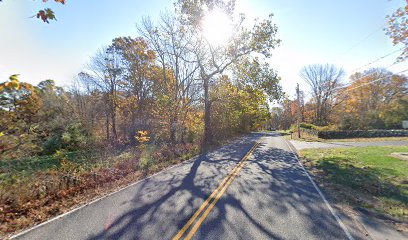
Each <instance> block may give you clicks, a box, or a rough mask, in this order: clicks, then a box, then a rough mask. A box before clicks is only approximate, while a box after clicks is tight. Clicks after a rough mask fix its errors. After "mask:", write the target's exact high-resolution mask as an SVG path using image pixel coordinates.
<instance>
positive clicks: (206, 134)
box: [203, 77, 212, 150]
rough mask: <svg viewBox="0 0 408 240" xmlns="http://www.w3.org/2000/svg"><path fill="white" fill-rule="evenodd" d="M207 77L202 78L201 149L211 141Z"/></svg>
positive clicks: (205, 148)
mask: <svg viewBox="0 0 408 240" xmlns="http://www.w3.org/2000/svg"><path fill="white" fill-rule="evenodd" d="M208 83H209V79H208V77H206V78H204V108H205V112H204V140H203V150H207V149H208V147H209V145H210V144H211V143H212V131H211V102H210V96H209V92H208Z"/></svg>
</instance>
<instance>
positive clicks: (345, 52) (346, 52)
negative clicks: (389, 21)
mask: <svg viewBox="0 0 408 240" xmlns="http://www.w3.org/2000/svg"><path fill="white" fill-rule="evenodd" d="M384 27H385V25H382V26H381V27H379V28H377V29H376V30H374V31H373V32H371V33H369V34H368V35H367V36H365V37H364V38H363V39H361V40H360V41H358V42H357V43H356V44H354V45H353V46H351V47H350V48H349V49H347V50H346V51H344V52H343V53H342V54H341V57H344V55H346V54H348V53H349V52H350V51H351V50H353V49H354V48H356V47H358V46H359V45H360V44H361V43H363V42H364V41H366V40H367V39H369V38H370V37H371V36H373V35H374V34H375V33H377V32H378V31H379V30H382V29H383V28H384Z"/></svg>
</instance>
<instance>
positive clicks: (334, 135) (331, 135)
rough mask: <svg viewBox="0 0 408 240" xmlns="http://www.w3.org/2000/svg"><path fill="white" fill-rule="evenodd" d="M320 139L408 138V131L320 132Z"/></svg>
mask: <svg viewBox="0 0 408 240" xmlns="http://www.w3.org/2000/svg"><path fill="white" fill-rule="evenodd" d="M318 137H319V138H323V139H341V138H374V137H408V131H407V130H354V131H319V132H318Z"/></svg>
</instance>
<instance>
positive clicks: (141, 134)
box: [135, 130, 150, 143]
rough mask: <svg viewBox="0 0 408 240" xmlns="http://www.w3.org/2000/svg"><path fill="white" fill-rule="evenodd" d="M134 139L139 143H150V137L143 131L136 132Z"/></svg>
mask: <svg viewBox="0 0 408 240" xmlns="http://www.w3.org/2000/svg"><path fill="white" fill-rule="evenodd" d="M135 139H136V140H137V141H138V142H139V143H146V142H148V141H150V137H149V136H148V132H147V131H144V130H141V131H137V133H136V135H135Z"/></svg>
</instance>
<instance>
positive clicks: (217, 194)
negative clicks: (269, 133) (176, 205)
mask: <svg viewBox="0 0 408 240" xmlns="http://www.w3.org/2000/svg"><path fill="white" fill-rule="evenodd" d="M260 141H261V139H259V140H258V141H257V142H256V143H255V144H254V146H252V148H251V149H250V150H249V151H248V152H247V153H246V154H245V156H244V157H243V158H242V159H241V161H239V163H238V164H237V166H235V168H234V169H232V171H231V172H230V173H229V174H228V175H227V176H226V177H225V178H224V180H222V182H221V184H220V185H219V186H218V188H217V189H215V190H214V192H212V194H211V195H210V196H209V197H208V198H207V200H205V202H204V203H203V204H202V205H201V206H200V207H199V208H198V210H197V211H196V212H195V213H194V215H193V216H192V217H191V218H190V219H189V220H188V222H187V223H186V225H184V227H183V228H182V229H181V230H180V231H179V232H178V233H177V234H176V235H175V236H174V237H173V240H179V239H182V237H183V236H184V235H185V234H186V232H187V230H188V229H190V227H191V226H192V225H193V223H194V222H195V224H194V225H193V226H192V227H191V229H190V231H189V232H188V233H187V234H186V236H185V237H184V239H191V238H192V237H193V236H194V234H195V233H196V232H197V230H198V228H199V227H200V226H201V224H202V223H203V221H204V220H205V218H206V217H207V216H208V214H209V213H210V212H211V210H212V209H213V208H214V206H215V204H216V203H217V202H218V200H219V199H220V198H221V196H222V195H223V194H224V192H225V191H226V190H227V188H228V186H229V185H230V184H231V183H232V181H233V180H234V179H235V177H236V176H237V175H238V173H239V172H240V171H241V170H242V168H243V167H244V164H245V161H246V160H248V158H249V157H250V156H251V155H252V153H253V152H254V151H255V149H256V148H257V147H258V145H259V143H260ZM200 215H201V216H200ZM199 216H200V217H199ZM198 217H199V218H198ZM197 218H198V220H197V221H196V219H197Z"/></svg>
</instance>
